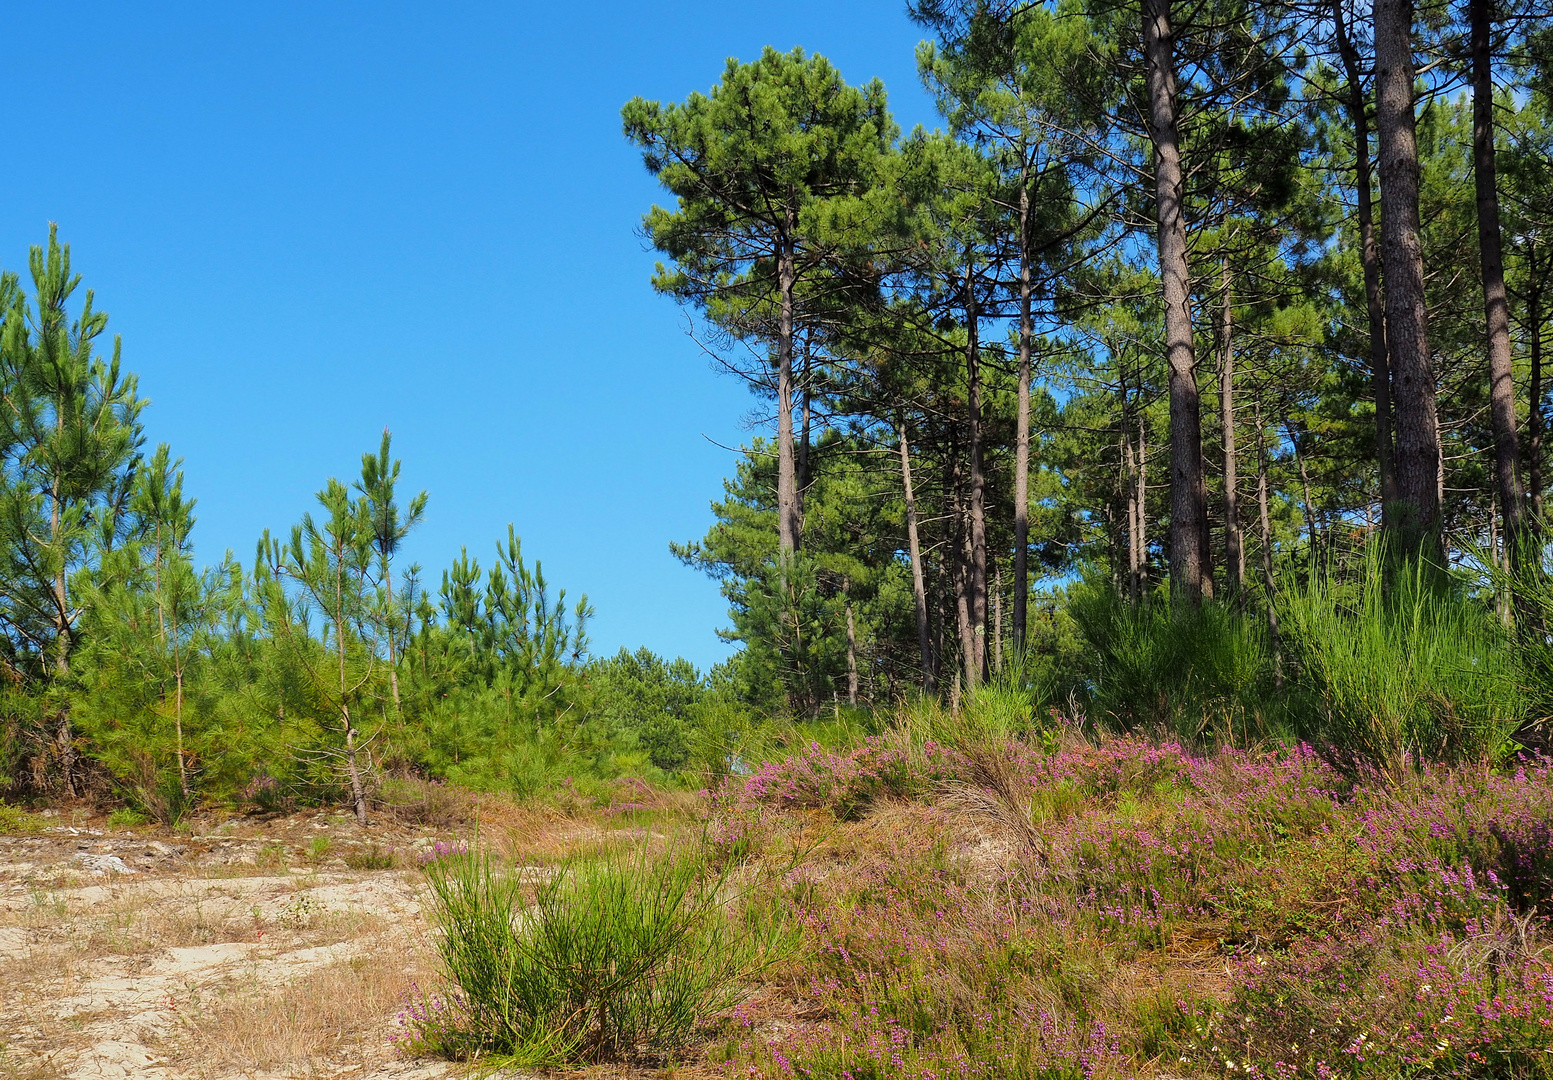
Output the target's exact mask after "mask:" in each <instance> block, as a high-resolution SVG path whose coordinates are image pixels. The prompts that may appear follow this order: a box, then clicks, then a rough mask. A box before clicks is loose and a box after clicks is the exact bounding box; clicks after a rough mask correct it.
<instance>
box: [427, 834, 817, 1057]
mask: <svg viewBox="0 0 1553 1080" xmlns="http://www.w3.org/2000/svg"><path fill="white" fill-rule="evenodd" d="M426 873H427V879H428V881H429V882H430V885H431V891H432V905H431V906H432V911H433V916H434V918H435V920H436V922H437V923H438V924H439V926H440V927H441V929H442V931H443V934H442V937H441V940H440V942H439V946H438V947H439V949H440V952H441V961H442V967H443V976H444V978H445V979H446V981H447V983H448V985H449V989H450V992H449V993H448V994H446V995H444V996H441V997H439V998H436V999H428V1001H427V1002H426V1003H423V1006H421V1007H418V1008H417V1010H415V1011H412V1012H411V1013H408V1014H407V1016H406V1018H405V1022H406V1023H407V1025H408V1027H409V1032H408V1035H409V1038H408V1042H409V1044H410V1045H411V1047H412V1048H414V1049H417V1050H420V1051H422V1052H429V1053H433V1054H438V1055H441V1056H445V1057H450V1058H455V1059H469V1058H474V1057H488V1058H495V1059H498V1060H505V1061H507V1062H510V1063H512V1064H526V1065H545V1064H556V1063H564V1062H597V1061H605V1060H627V1059H642V1058H653V1057H657V1056H661V1055H663V1054H667V1053H671V1052H673V1051H674V1050H675V1049H676V1048H678V1047H680V1046H682V1045H683V1044H684V1043H685V1041H686V1040H687V1038H688V1037H689V1036H690V1034H691V1032H692V1030H693V1028H694V1027H695V1026H696V1024H697V1023H698V1022H700V1021H703V1020H705V1019H706V1018H708V1017H710V1016H711V1015H713V1014H715V1013H717V1012H718V1011H720V1010H723V1009H726V1008H728V1007H730V1006H732V1005H734V1004H736V1003H737V1002H738V1001H739V1000H740V999H741V998H742V997H743V996H745V994H746V993H747V983H748V982H749V980H750V979H752V978H754V977H755V976H756V975H758V974H759V973H760V972H761V971H763V970H764V969H766V968H767V967H768V966H769V965H771V964H772V963H774V962H776V961H777V960H778V959H779V958H780V956H781V955H783V952H784V947H785V942H786V940H787V932H786V929H785V927H784V925H783V923H782V921H781V920H780V919H778V918H775V917H764V918H762V917H754V916H753V915H752V916H751V917H749V918H745V917H743V916H744V915H745V914H746V913H747V911H749V910H752V909H746V908H745V906H744V905H742V904H741V902H740V899H739V897H738V896H737V895H735V893H734V890H732V888H731V885H732V881H731V877H730V872H729V871H728V870H722V871H716V870H713V869H712V868H711V866H710V865H709V863H708V860H707V858H706V855H705V854H704V852H702V851H700V850H699V849H691V848H689V847H681V848H676V849H672V850H670V851H669V852H667V853H663V854H656V855H655V854H650V853H646V852H642V851H637V852H634V853H631V852H623V851H615V852H612V853H610V854H608V855H606V856H605V857H603V858H600V859H597V860H594V861H589V862H572V863H568V864H565V865H563V866H561V867H560V868H559V869H558V871H557V872H556V873H555V874H553V875H551V876H550V877H549V879H548V880H547V881H544V882H542V883H540V884H539V885H538V886H537V888H536V889H535V891H534V896H533V901H532V903H530V904H528V905H526V906H525V905H524V904H523V903H522V897H523V894H524V892H525V883H524V879H523V877H522V876H521V875H520V874H518V873H516V872H514V871H511V870H509V869H507V868H505V867H502V866H499V865H497V864H496V863H495V862H494V861H493V860H492V859H491V858H490V857H489V856H488V855H484V854H470V855H466V856H462V857H450V858H442V859H438V860H435V861H434V862H431V863H429V864H428V865H427V867H426ZM767 915H768V916H769V912H768V913H767Z"/></svg>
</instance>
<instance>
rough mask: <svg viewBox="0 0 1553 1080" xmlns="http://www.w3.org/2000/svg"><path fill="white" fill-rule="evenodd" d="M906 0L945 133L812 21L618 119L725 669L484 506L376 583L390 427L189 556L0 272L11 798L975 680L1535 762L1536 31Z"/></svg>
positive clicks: (226, 793)
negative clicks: (711, 491)
mask: <svg viewBox="0 0 1553 1080" xmlns="http://www.w3.org/2000/svg"><path fill="white" fill-rule="evenodd" d="M910 15H911V17H912V18H913V19H914V20H915V22H916V24H917V25H919V26H920V28H921V29H922V31H923V33H924V34H925V35H926V40H924V41H923V43H922V44H921V45H920V46H919V48H918V52H917V57H916V59H917V66H918V69H919V72H920V75H921V78H922V80H923V83H924V85H925V86H926V87H927V89H928V90H929V92H930V93H931V95H932V97H933V99H934V100H935V101H936V104H937V107H938V110H939V112H940V114H941V116H942V121H943V122H942V125H941V126H940V127H939V128H937V129H935V130H932V131H928V130H923V129H921V128H918V129H916V130H913V131H909V132H903V131H902V130H900V128H899V127H898V126H897V125H896V124H895V122H894V121H893V120H892V118H891V115H890V111H889V108H888V103H887V98H886V93H885V88H884V87H883V85H881V84H880V83H879V82H877V81H874V82H870V83H867V84H864V85H861V86H853V85H849V84H848V83H847V82H846V81H845V80H844V79H843V78H842V76H841V74H840V73H839V72H837V71H836V70H835V69H834V68H833V67H832V66H831V65H830V64H829V63H828V62H827V61H826V60H825V59H824V58H823V57H821V56H818V55H812V54H809V53H807V52H805V51H804V50H802V49H794V50H793V51H791V52H788V53H783V52H780V51H777V50H775V49H769V48H768V49H767V50H766V51H765V52H764V53H763V54H762V55H761V56H759V57H758V58H756V59H754V60H752V61H749V62H740V61H738V60H732V59H731V60H729V61H728V63H727V66H726V69H725V70H724V71H723V73H722V77H721V79H720V81H718V82H717V84H716V85H715V86H714V87H713V88H712V89H711V90H710V92H708V93H706V94H699V93H695V94H691V95H690V96H688V97H687V98H685V100H684V101H682V102H677V103H663V102H652V101H646V100H642V99H636V100H633V101H631V102H629V103H628V104H627V105H626V106H625V108H624V112H623V120H624V131H625V136H626V138H627V139H628V140H629V141H630V142H631V143H632V144H633V145H634V146H635V147H637V148H639V150H640V152H641V154H642V157H643V160H644V162H645V164H646V166H647V168H648V170H649V171H650V172H651V173H652V174H653V175H654V176H655V177H656V178H657V180H658V181H659V182H660V183H661V185H662V187H663V189H664V192H665V196H666V197H665V202H666V205H664V206H655V207H653V208H652V209H651V210H650V211H649V212H648V213H647V214H646V217H645V219H644V221H643V226H642V228H643V234H644V236H645V237H646V239H647V241H648V242H649V243H650V244H651V245H652V246H653V247H654V248H655V249H656V250H657V251H658V252H660V253H661V255H662V257H663V259H664V261H663V262H662V263H660V264H659V266H658V270H657V273H656V274H655V276H654V277H653V280H652V286H653V287H654V288H656V289H657V290H659V291H660V292H662V293H664V294H666V295H667V296H669V297H671V298H673V299H674V300H675V301H677V302H679V303H682V304H685V305H687V306H689V307H690V308H691V309H692V310H693V311H694V312H695V314H696V319H695V322H694V325H695V328H696V329H695V333H696V334H697V335H698V336H700V337H702V339H703V340H701V341H698V342H697V343H696V345H697V346H699V348H696V347H692V348H691V349H690V350H689V351H690V352H692V353H693V354H694V355H700V354H701V350H703V349H710V350H711V351H712V352H713V353H714V354H715V355H716V356H717V357H718V358H719V359H720V360H721V362H722V363H723V365H724V366H725V367H726V368H727V369H728V370H729V371H730V372H732V373H734V374H736V375H738V376H740V377H742V378H743V379H745V380H747V381H748V383H749V385H750V386H751V388H752V389H753V390H754V392H755V395H756V397H757V399H758V401H759V403H760V404H759V408H758V410H757V412H758V415H757V417H756V421H755V425H756V426H759V427H761V428H762V429H766V428H768V427H769V430H763V431H762V433H760V434H757V435H755V436H753V437H752V438H751V440H750V441H749V443H748V445H747V446H746V447H745V448H744V450H743V452H742V456H741V457H740V459H739V460H738V462H737V466H736V469H735V472H734V475H733V476H731V477H730V478H728V480H727V481H726V482H725V489H724V492H723V494H722V496H721V498H719V499H718V500H717V501H715V502H714V503H713V507H712V509H713V513H714V516H715V522H714V524H713V526H712V527H711V529H710V531H709V532H708V533H707V534H706V536H704V537H703V538H701V539H699V540H693V541H689V542H685V543H676V544H674V545H672V551H673V553H674V554H675V555H676V556H677V557H678V558H679V559H680V560H681V561H683V562H684V563H685V564H687V565H688V566H690V567H692V568H694V569H695V570H697V571H701V572H704V573H706V574H708V575H710V576H712V577H713V578H715V579H716V580H718V581H719V582H720V583H721V585H722V589H723V592H724V595H725V596H726V597H727V600H728V602H729V606H730V625H729V626H728V627H727V628H726V629H724V630H722V631H720V633H722V634H723V636H724V637H725V638H726V639H728V640H729V641H731V642H733V643H735V644H736V645H737V651H736V652H735V654H734V656H733V657H732V659H730V660H729V661H728V662H726V663H724V664H722V665H720V666H719V667H718V668H717V669H715V670H714V671H713V672H711V673H709V674H702V673H700V672H697V671H696V670H695V669H694V668H693V667H691V665H689V664H688V663H686V662H684V661H675V662H672V663H670V662H666V661H665V660H663V659H661V658H659V657H657V656H655V655H653V654H652V653H650V652H648V651H646V650H643V651H640V652H638V653H636V654H630V653H628V652H621V653H620V654H619V655H617V656H615V657H613V658H603V659H601V658H596V657H593V656H591V655H590V653H589V647H588V639H587V634H586V629H587V623H588V619H589V617H590V615H591V613H592V612H591V609H590V607H589V605H588V603H587V601H586V599H583V600H581V601H575V602H573V601H568V600H567V598H566V594H565V593H564V592H560V591H557V590H553V589H552V588H551V586H550V585H549V584H548V583H547V582H546V580H545V578H544V576H543V574H542V573H541V572H540V569H539V566H538V564H537V563H535V564H532V565H531V564H529V563H528V562H526V561H525V558H524V555H523V552H522V550H521V546H520V542H519V538H518V536H517V535H516V533H515V532H512V531H511V530H509V533H508V535H507V536H506V537H503V538H499V540H498V542H497V544H496V548H495V552H494V559H491V558H489V557H487V556H485V555H483V554H481V552H482V551H483V550H484V549H476V553H475V554H470V553H469V552H468V551H466V552H465V553H463V554H462V555H461V556H460V558H459V559H458V560H456V561H455V562H454V563H453V565H451V566H450V567H448V568H446V569H444V570H442V571H441V574H440V579H434V578H431V577H429V576H428V575H427V574H426V572H425V571H424V570H423V569H422V568H421V567H419V566H413V565H410V566H407V565H404V564H403V563H404V560H403V559H402V558H401V557H400V556H401V547H402V542H403V541H404V539H405V537H406V536H407V535H408V534H409V533H410V532H411V531H412V530H413V529H414V528H415V527H416V525H417V524H418V523H419V522H420V521H421V520H422V519H423V517H424V516H425V515H426V514H427V513H431V512H434V511H435V506H434V504H432V503H429V501H428V498H427V495H426V494H425V493H416V494H411V493H407V492H404V491H402V490H400V487H399V482H398V478H399V471H400V469H399V462H398V461H397V460H396V459H395V458H394V456H393V451H392V444H391V439H390V436H389V433H388V432H387V431H385V432H383V433H382V436H381V441H380V443H379V444H378V445H377V446H376V447H375V448H371V449H369V450H368V451H367V452H366V453H364V454H363V455H362V458H361V462H360V471H359V474H358V473H357V472H356V471H355V469H354V468H352V469H350V470H349V471H348V472H346V473H345V474H343V476H342V478H336V479H329V480H328V481H327V483H326V484H325V485H324V486H323V488H322V489H321V490H320V491H319V492H318V494H317V504H316V506H315V507H314V509H313V511H312V512H311V513H309V514H307V515H304V516H303V518H302V520H301V521H299V522H297V523H295V524H294V525H291V526H290V527H289V528H284V529H281V530H279V531H277V532H276V533H275V534H274V535H271V534H269V533H266V534H265V535H264V536H263V537H262V538H260V540H259V542H258V545H257V550H256V552H255V554H254V557H253V558H252V560H251V561H247V562H245V561H243V560H242V559H240V558H237V557H235V556H233V555H232V554H230V553H229V554H228V555H227V557H226V558H225V559H224V560H222V561H221V562H220V564H219V565H216V566H213V567H206V568H204V569H200V568H197V567H196V566H195V563H194V561H193V554H192V546H191V531H192V529H193V528H194V524H195V509H196V503H195V499H194V498H193V497H192V495H191V494H188V493H186V492H185V490H184V485H183V474H182V472H181V471H180V462H179V460H178V459H177V458H176V457H175V456H174V455H173V452H172V450H171V449H170V448H169V447H167V446H165V445H163V446H158V447H156V448H154V449H152V448H148V447H147V446H146V445H145V436H144V431H143V425H142V420H141V413H142V410H143V408H144V406H145V401H144V399H143V398H141V397H140V395H139V388H138V385H137V381H136V379H135V377H134V376H133V375H131V374H129V373H128V372H127V371H126V370H124V369H123V368H122V367H121V364H120V353H119V345H118V342H117V340H116V339H115V340H114V341H113V343H112V345H111V347H110V346H109V345H108V344H107V337H106V334H107V324H108V318H107V316H106V315H105V314H103V313H102V312H100V311H99V310H98V309H97V308H96V307H95V306H94V302H93V297H92V294H91V292H90V291H88V290H83V289H82V288H81V286H80V281H81V279H80V277H79V275H77V274H76V273H75V271H74V270H73V269H72V267H71V263H70V253H69V248H68V247H67V246H65V245H64V244H62V243H61V241H60V240H59V238H58V236H57V235H56V234H55V232H54V230H53V229H52V228H51V229H50V232H49V235H48V237H47V240H46V243H44V244H42V245H40V246H38V247H35V248H33V249H32V251H31V254H30V257H29V262H28V265H27V268H26V270H25V272H23V273H20V274H18V273H6V274H5V275H4V277H3V278H0V407H3V413H4V422H3V423H0V627H3V630H4V633H3V635H0V648H3V650H4V652H3V656H0V668H3V670H0V673H3V675H4V679H3V680H0V711H3V721H0V722H3V726H4V743H3V755H0V791H4V792H5V793H7V794H8V795H9V796H11V797H20V798H46V797H67V798H69V797H83V796H91V797H111V798H116V799H119V800H122V801H124V802H125V803H126V804H127V805H128V806H129V807H130V808H131V809H132V810H133V812H135V813H139V814H143V815H145V816H148V817H154V818H157V819H159V820H164V821H173V820H177V819H178V818H180V817H181V816H183V815H184V814H186V813H187V812H188V811H189V810H190V809H191V808H192V807H195V806H197V805H199V804H201V803H202V802H226V803H238V802H246V803H250V804H257V805H260V806H270V805H275V806H279V805H284V804H287V803H290V802H295V801H298V800H301V801H310V800H333V801H337V802H340V803H343V804H348V805H349V806H350V807H351V808H352V809H353V810H354V812H355V813H356V815H357V816H358V818H360V819H362V820H363V821H365V820H366V819H367V818H368V816H369V814H370V812H371V807H372V800H373V797H374V792H375V791H377V790H378V788H379V787H380V785H381V784H382V783H384V782H385V778H387V777H392V776H394V775H396V774H397V775H412V774H413V775H418V776H422V777H429V778H433V779H445V780H451V781H455V782H459V783H463V784H467V785H470V786H473V787H488V788H502V789H507V790H511V791H515V792H518V793H524V792H530V791H534V790H538V789H541V788H544V787H547V786H552V785H555V784H557V783H561V782H562V781H563V779H564V781H565V782H566V783H568V784H571V783H573V782H575V781H576V779H577V778H589V777H591V778H595V779H604V780H607V779H609V778H612V777H616V776H620V775H651V776H653V777H656V778H659V779H663V778H672V777H676V776H683V777H685V778H686V782H687V783H690V782H695V777H697V776H701V775H704V774H705V773H706V772H707V771H712V772H716V771H719V770H722V769H727V768H730V767H737V766H738V762H739V740H740V738H742V737H744V736H743V734H742V733H747V732H749V731H750V730H751V729H752V727H754V726H758V725H759V724H761V723H763V722H765V720H767V719H769V718H773V717H779V718H782V719H784V720H788V721H796V722H801V723H805V722H811V723H812V722H817V721H820V720H822V719H823V718H831V719H836V718H841V717H843V715H844V714H845V715H846V716H851V717H854V718H862V719H861V721H860V722H862V723H864V725H865V727H866V726H867V725H868V724H869V723H873V722H874V721H871V720H869V719H868V717H870V716H872V715H875V714H876V713H877V711H878V710H880V709H885V708H889V707H891V706H893V705H894V704H895V703H897V702H900V701H902V700H904V699H907V698H911V697H914V696H916V695H928V696H932V697H936V698H938V699H940V700H942V701H943V702H945V703H946V704H949V705H950V706H951V707H953V706H956V705H958V704H959V703H960V702H961V701H963V700H967V699H968V698H969V697H971V696H972V695H975V694H977V693H978V692H979V688H982V687H987V686H993V687H1000V688H1003V689H1011V690H1013V691H1015V692H1016V694H1017V695H1018V699H1019V701H1020V703H1021V704H1020V706H1019V708H1020V709H1021V710H1023V718H1024V722H1026V723H1039V722H1040V717H1041V716H1043V715H1046V714H1048V713H1049V712H1052V711H1056V712H1058V713H1060V714H1062V715H1064V716H1068V717H1086V718H1088V719H1090V720H1092V721H1094V722H1096V723H1109V724H1114V725H1116V726H1118V727H1121V728H1123V729H1127V730H1132V729H1152V730H1157V729H1164V730H1167V731H1171V732H1173V733H1174V734H1175V735H1177V736H1179V737H1181V738H1184V739H1195V740H1206V741H1228V742H1231V743H1233V742H1234V741H1235V739H1236V737H1237V732H1238V733H1239V734H1240V736H1241V737H1262V736H1271V737H1284V736H1289V737H1300V738H1308V739H1312V740H1313V741H1315V742H1316V743H1318V744H1320V745H1324V746H1327V747H1328V748H1329V749H1331V750H1332V751H1334V754H1333V756H1334V760H1342V761H1351V762H1364V761H1368V762H1371V763H1376V762H1378V763H1380V764H1386V763H1389V762H1392V761H1394V760H1395V759H1397V758H1398V756H1399V755H1409V754H1413V755H1430V756H1444V757H1450V756H1452V755H1479V756H1481V755H1485V754H1486V755H1502V754H1504V753H1506V752H1507V751H1510V750H1513V749H1514V748H1516V747H1523V746H1529V745H1537V744H1540V743H1542V742H1543V741H1544V740H1545V738H1546V736H1545V734H1544V729H1543V720H1544V718H1545V717H1546V716H1547V715H1548V713H1549V711H1550V709H1553V675H1550V672H1553V647H1550V646H1549V645H1548V642H1549V641H1550V640H1553V639H1550V638H1548V636H1547V629H1548V628H1547V623H1548V620H1549V616H1550V614H1553V588H1550V587H1549V585H1548V583H1547V582H1548V579H1547V577H1546V576H1545V575H1544V569H1545V567H1546V564H1547V556H1548V544H1547V541H1548V537H1547V535H1546V518H1545V513H1544V506H1543V501H1544V499H1543V495H1544V488H1545V486H1546V483H1547V478H1546V475H1545V474H1546V468H1545V459H1546V457H1547V454H1548V447H1547V446H1546V443H1547V441H1548V440H1547V438H1546V436H1545V434H1544V428H1545V421H1546V398H1547V396H1548V395H1547V388H1546V386H1545V382H1546V381H1547V380H1546V379H1545V377H1544V372H1543V359H1544V353H1545V350H1546V349H1547V347H1548V345H1549V343H1550V342H1549V339H1550V335H1549V322H1550V315H1549V311H1550V308H1553V295H1550V293H1553V19H1550V17H1549V15H1548V13H1547V12H1546V11H1545V10H1543V9H1541V8H1539V7H1538V6H1537V5H1536V4H1534V3H1525V2H1521V0H1514V2H1513V3H1512V4H1510V5H1508V6H1496V5H1495V4H1493V3H1491V2H1490V0H1466V2H1464V3H1460V4H1454V5H1425V6H1416V5H1415V4H1414V3H1413V2H1412V0H1375V3H1374V4H1373V5H1372V6H1365V5H1358V6H1353V5H1349V4H1348V3H1347V2H1346V0H1330V2H1328V0H1319V2H1315V3H1309V4H1291V3H1266V2H1262V0H1209V2H1206V3H1202V4H1196V5H1179V6H1177V5H1172V4H1171V3H1170V0H1138V4H1137V5H1135V6H1128V5H1115V4H1110V3H1101V2H1095V0H1060V2H1056V3H1023V2H1016V0H918V2H915V3H913V4H912V5H911V6H910ZM708 74H709V75H711V74H713V73H708ZM342 464H349V463H342ZM482 559H485V561H484V562H482V561H481V560H482ZM1383 676H1384V677H1383Z"/></svg>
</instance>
